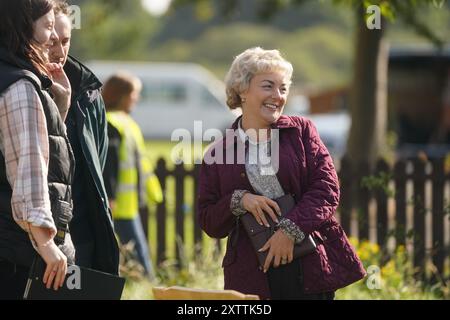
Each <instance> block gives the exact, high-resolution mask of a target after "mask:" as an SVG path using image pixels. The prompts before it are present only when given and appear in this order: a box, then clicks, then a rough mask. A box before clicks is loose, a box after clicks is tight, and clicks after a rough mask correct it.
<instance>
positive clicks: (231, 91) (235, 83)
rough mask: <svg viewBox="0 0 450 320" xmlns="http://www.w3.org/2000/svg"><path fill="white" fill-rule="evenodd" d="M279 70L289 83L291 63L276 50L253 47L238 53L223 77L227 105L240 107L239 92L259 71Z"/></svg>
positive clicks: (234, 107)
mask: <svg viewBox="0 0 450 320" xmlns="http://www.w3.org/2000/svg"><path fill="white" fill-rule="evenodd" d="M274 71H281V72H283V73H285V76H286V79H288V82H287V85H288V86H289V85H290V84H291V77H292V72H293V67H292V64H291V63H290V62H289V61H287V60H285V59H284V58H283V57H282V56H281V54H280V52H279V51H278V50H264V49H263V48H260V47H254V48H250V49H247V50H245V51H244V52H242V53H241V54H239V55H238V56H237V57H236V58H235V59H234V61H233V63H232V64H231V67H230V70H228V73H227V75H226V77H225V85H226V94H227V105H228V107H229V108H230V109H236V108H239V107H242V100H241V97H240V94H241V93H243V92H245V91H246V90H247V89H248V87H249V86H250V81H251V80H252V78H253V77H254V76H255V75H256V74H259V73H264V72H274Z"/></svg>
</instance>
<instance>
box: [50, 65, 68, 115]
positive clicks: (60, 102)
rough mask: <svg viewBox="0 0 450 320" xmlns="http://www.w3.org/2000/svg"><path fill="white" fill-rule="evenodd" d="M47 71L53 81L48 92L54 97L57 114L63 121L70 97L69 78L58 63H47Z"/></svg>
mask: <svg viewBox="0 0 450 320" xmlns="http://www.w3.org/2000/svg"><path fill="white" fill-rule="evenodd" d="M47 69H48V71H49V72H50V74H51V76H52V80H53V85H52V87H51V88H50V90H51V92H52V94H53V95H54V97H55V103H56V105H57V106H58V109H59V113H60V114H61V117H62V119H63V120H65V118H66V115H67V111H68V110H69V107H70V99H71V95H72V88H71V86H70V81H69V78H67V75H66V73H65V72H64V69H63V66H62V65H61V64H59V63H49V64H47Z"/></svg>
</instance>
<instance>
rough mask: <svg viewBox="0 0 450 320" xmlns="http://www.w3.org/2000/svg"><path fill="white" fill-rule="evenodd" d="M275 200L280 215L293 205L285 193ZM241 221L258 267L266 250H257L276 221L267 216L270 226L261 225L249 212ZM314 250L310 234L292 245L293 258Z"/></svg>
mask: <svg viewBox="0 0 450 320" xmlns="http://www.w3.org/2000/svg"><path fill="white" fill-rule="evenodd" d="M275 202H276V203H277V204H278V206H279V207H280V210H281V216H282V217H284V216H286V214H287V213H288V212H289V211H291V210H292V208H294V206H295V199H294V197H293V196H292V195H290V194H287V195H284V196H282V197H281V198H278V199H275ZM241 221H242V224H243V226H244V229H245V231H246V232H247V234H248V236H249V238H250V242H251V243H252V246H253V249H254V250H255V252H256V255H257V257H258V262H259V265H260V267H263V266H264V263H265V261H266V258H267V254H268V253H269V251H268V250H266V251H263V252H259V251H258V250H259V249H261V248H262V247H263V246H264V245H265V244H266V242H267V241H268V240H269V239H270V237H272V236H273V234H274V233H275V231H276V230H277V229H276V223H275V222H274V221H273V220H272V219H271V218H270V217H269V218H268V219H267V222H268V223H269V225H270V227H266V226H261V225H260V224H259V223H258V222H257V221H256V219H255V217H253V215H252V214H251V213H248V212H247V213H246V214H244V215H243V216H241ZM315 251H316V242H315V241H314V238H313V237H312V236H311V235H306V237H305V239H304V240H303V241H302V242H300V244H296V245H294V252H293V256H294V259H296V258H299V257H303V256H306V255H308V254H311V253H313V252H315Z"/></svg>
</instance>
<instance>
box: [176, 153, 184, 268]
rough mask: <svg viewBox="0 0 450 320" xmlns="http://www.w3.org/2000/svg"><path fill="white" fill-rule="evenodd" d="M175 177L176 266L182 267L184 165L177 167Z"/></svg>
mask: <svg viewBox="0 0 450 320" xmlns="http://www.w3.org/2000/svg"><path fill="white" fill-rule="evenodd" d="M173 174H174V176H175V237H176V239H175V247H176V255H175V256H176V264H177V266H181V262H183V261H182V258H184V257H185V255H184V243H185V241H184V216H185V212H184V211H185V206H184V178H185V177H186V170H185V169H184V163H183V162H181V163H180V164H177V165H176V166H175V170H174V172H173Z"/></svg>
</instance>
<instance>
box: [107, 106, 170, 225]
mask: <svg viewBox="0 0 450 320" xmlns="http://www.w3.org/2000/svg"><path fill="white" fill-rule="evenodd" d="M106 118H107V120H108V122H109V123H110V124H111V125H112V126H113V127H115V128H116V129H117V131H118V132H119V134H120V136H121V143H120V146H119V174H118V179H117V192H116V201H115V208H114V210H113V211H112V214H113V217H114V218H115V219H134V218H135V217H136V216H137V215H138V213H139V191H140V190H139V183H138V182H139V177H138V174H139V171H138V168H137V167H136V166H137V164H138V159H139V160H140V161H139V165H140V172H141V179H143V180H142V181H143V182H142V184H143V186H145V192H144V198H145V199H144V200H145V203H146V204H147V205H148V204H152V203H161V202H162V200H163V193H162V190H161V185H160V183H159V180H158V177H156V175H155V174H154V173H153V167H152V165H151V163H150V161H149V160H148V158H147V157H146V156H145V143H144V138H143V136H142V132H141V129H140V128H139V126H138V124H137V123H136V122H135V121H134V120H133V119H132V118H131V117H130V116H129V115H128V114H127V113H125V112H123V111H113V112H107V113H106Z"/></svg>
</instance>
